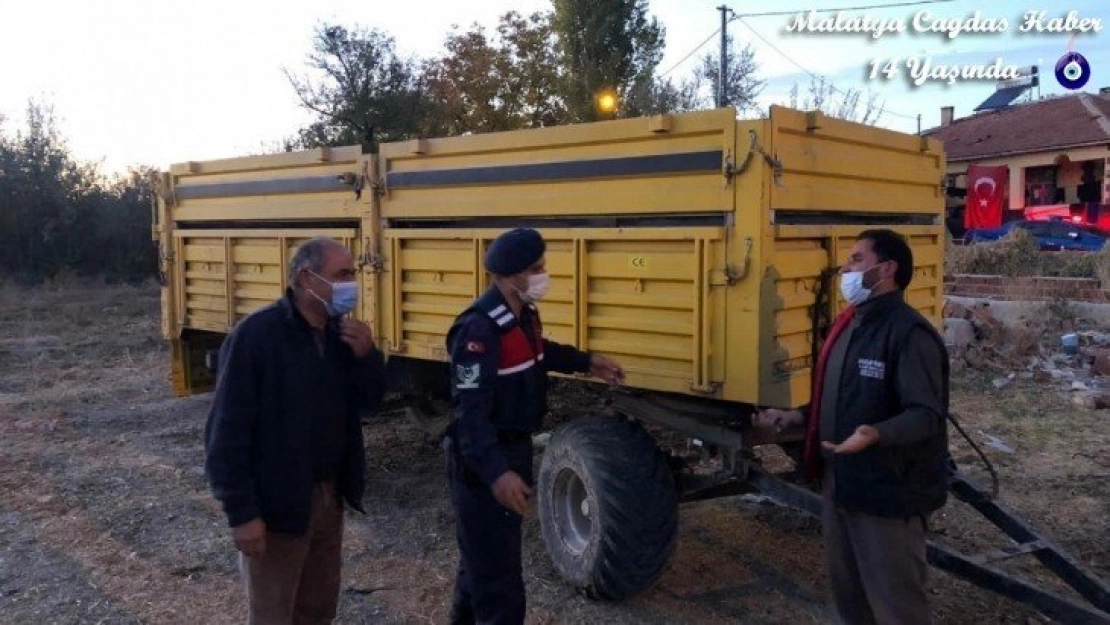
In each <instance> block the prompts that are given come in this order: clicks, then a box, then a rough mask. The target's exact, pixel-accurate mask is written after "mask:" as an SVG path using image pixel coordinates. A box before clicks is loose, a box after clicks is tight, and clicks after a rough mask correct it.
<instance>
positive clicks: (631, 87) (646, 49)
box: [553, 0, 665, 121]
mask: <svg viewBox="0 0 1110 625" xmlns="http://www.w3.org/2000/svg"><path fill="white" fill-rule="evenodd" d="M553 3H554V6H555V16H554V29H555V32H556V34H557V36H558V39H559V49H560V51H561V53H562V55H563V69H564V71H565V75H564V76H565V80H564V81H563V86H562V94H563V97H564V98H565V101H566V105H567V109H568V111H569V113H570V117H571V119H572V120H573V121H591V120H596V119H599V118H601V117H602V116H603V115H602V114H601V112H600V111H598V110H597V108H596V107H595V98H596V97H597V95H598V94H599V93H601V92H602V91H604V90H611V91H612V92H615V93H616V94H617V97H618V100H619V102H620V109H619V111H618V113H617V114H618V115H619V116H636V115H640V114H642V113H644V112H645V111H644V110H643V107H644V106H645V104H647V103H650V102H651V100H650V97H649V96H650V94H651V93H652V92H653V90H652V87H653V86H654V73H655V68H656V67H657V66H658V65H659V61H660V60H661V59H662V57H663V42H664V36H665V29H664V28H663V26H662V25H661V24H660V23H659V21H658V20H656V19H655V18H654V17H649V16H648V13H647V4H648V3H647V0H553Z"/></svg>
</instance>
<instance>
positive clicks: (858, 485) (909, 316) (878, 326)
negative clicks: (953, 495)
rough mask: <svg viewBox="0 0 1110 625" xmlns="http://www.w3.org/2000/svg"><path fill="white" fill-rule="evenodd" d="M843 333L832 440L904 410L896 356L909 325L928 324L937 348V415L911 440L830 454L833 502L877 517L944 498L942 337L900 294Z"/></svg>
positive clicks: (917, 510) (917, 509)
mask: <svg viewBox="0 0 1110 625" xmlns="http://www.w3.org/2000/svg"><path fill="white" fill-rule="evenodd" d="M860 314H862V315H864V316H863V317H861V318H860V319H859V325H858V326H857V327H856V329H855V330H854V332H853V333H852V336H851V343H850V344H849V345H848V349H847V352H846V353H845V356H844V362H843V368H842V370H841V378H840V386H839V394H838V396H837V405H836V415H837V420H836V440H844V439H846V438H847V437H849V436H850V435H851V434H852V433H853V432H854V431H855V430H856V428H857V427H859V426H860V425H864V424H874V423H877V422H879V421H883V420H886V419H888V418H890V417H893V416H894V415H896V414H898V413H900V412H902V410H903V409H904V408H903V406H902V404H901V400H900V398H899V396H898V378H899V375H900V373H899V371H898V358H899V353H900V351H901V348H902V346H903V345H904V344H905V341H906V337H907V335H908V334H909V332H910V330H912V329H913V328H915V327H922V328H925V329H927V330H928V331H929V336H930V337H932V338H933V339H934V340H935V341H937V344H938V345H939V346H940V350H941V354H942V358H941V361H942V363H943V364H942V368H943V371H942V376H941V383H942V385H943V386H942V392H943V397H942V403H941V406H942V408H943V411H944V412H943V414H942V415H941V417H940V418H941V419H942V422H941V424H940V427H939V428H938V432H937V434H936V435H934V436H931V437H930V438H928V439H926V440H924V441H920V442H917V443H914V444H911V445H896V446H884V445H881V444H880V445H875V446H872V447H870V448H868V449H866V450H864V451H862V452H859V453H855V454H838V455H837V456H836V457H835V458H834V459H833V467H834V471H835V481H836V501H837V504H839V505H841V506H843V507H844V508H846V509H849V510H856V511H859V512H864V513H866V514H872V515H875V516H881V517H914V516H920V515H925V514H928V513H930V512H933V511H934V510H936V509H938V508H940V507H941V506H943V505H944V502H945V501H946V499H947V497H948V474H949V472H948V429H947V425H948V424H947V415H948V358H947V351H946V350H945V348H944V341H943V340H942V339H941V338H940V336H939V335H938V334H937V331H936V329H934V328H933V326H932V324H930V323H929V321H928V320H927V319H925V318H924V317H923V316H921V314H920V313H918V312H917V311H916V310H914V309H913V308H912V307H910V306H909V305H908V304H906V303H905V302H904V301H903V300H902V298H901V297H900V296H897V295H892V296H889V297H883V298H881V299H878V300H876V301H874V302H872V303H871V305H870V306H868V307H867V310H866V312H864V311H860Z"/></svg>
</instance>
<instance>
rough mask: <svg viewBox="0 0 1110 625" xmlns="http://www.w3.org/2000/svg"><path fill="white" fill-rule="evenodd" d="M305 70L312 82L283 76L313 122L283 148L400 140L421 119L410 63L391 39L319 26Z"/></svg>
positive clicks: (373, 31) (374, 32)
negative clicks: (311, 73)
mask: <svg viewBox="0 0 1110 625" xmlns="http://www.w3.org/2000/svg"><path fill="white" fill-rule="evenodd" d="M312 44H313V52H312V53H311V54H310V55H309V58H308V65H309V66H310V67H311V68H312V69H313V70H315V72H316V74H318V76H317V79H316V81H314V80H313V79H312V78H310V77H301V76H297V75H295V74H294V73H293V72H291V71H289V70H288V69H286V70H285V76H286V78H288V80H289V83H290V84H291V85H292V87H293V90H294V91H295V92H296V94H297V98H298V99H299V100H300V104H301V106H302V107H304V108H305V109H308V110H309V111H311V112H313V113H315V114H316V115H317V119H316V120H315V121H314V122H313V123H312V124H310V125H309V126H308V127H307V128H304V129H302V130H301V131H300V132H299V135H298V137H297V140H296V141H293V142H290V146H289V147H316V146H320V145H345V144H352V143H362V144H364V145H373V144H375V143H377V142H383V141H396V140H400V139H406V138H408V137H411V136H413V135H414V134H416V132H417V129H418V128H419V125H420V119H421V115H422V110H421V107H422V100H423V92H422V87H421V85H420V83H419V81H418V75H417V71H416V62H415V61H414V60H412V59H409V58H402V57H400V56H398V54H397V52H396V49H395V45H394V41H393V38H392V37H390V36H389V35H387V34H385V33H383V32H381V31H379V30H376V29H366V28H362V27H358V26H356V27H354V28H352V29H348V28H346V27H343V26H338V25H329V24H324V25H321V26H319V27H318V28H317V29H316V32H315V34H314V36H313V41H312Z"/></svg>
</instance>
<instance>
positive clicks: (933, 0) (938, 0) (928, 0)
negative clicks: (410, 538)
mask: <svg viewBox="0 0 1110 625" xmlns="http://www.w3.org/2000/svg"><path fill="white" fill-rule="evenodd" d="M945 2H955V0H915V1H914V2H895V3H891V4H871V5H867V6H855V7H838V8H827V9H808V10H805V11H771V12H768V13H736V12H735V11H733V13H732V19H734V20H738V19H740V18H742V17H768V16H773V15H797V14H798V13H832V12H834V11H866V10H868V9H889V8H897V7H912V6H919V5H923V4H943V3H945ZM729 10H730V11H731V10H732V9H729Z"/></svg>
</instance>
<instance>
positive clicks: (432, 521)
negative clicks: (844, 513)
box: [0, 281, 1110, 623]
mask: <svg viewBox="0 0 1110 625" xmlns="http://www.w3.org/2000/svg"><path fill="white" fill-rule="evenodd" d="M158 306H159V304H158V290H157V287H156V286H155V285H152V284H146V285H142V286H139V287H129V286H118V285H112V286H109V285H104V284H99V283H87V282H78V281H71V282H59V283H53V284H49V285H45V286H40V287H36V288H30V289H28V288H23V287H18V286H14V285H10V284H8V285H0V438H3V439H4V444H3V445H0V454H3V455H2V458H3V460H2V461H0V501H3V502H4V505H3V510H2V511H3V512H4V514H0V559H2V560H3V561H4V562H5V563H6V564H8V565H9V566H8V567H7V568H5V569H4V570H3V572H0V573H2V574H0V614H6V615H9V614H10V615H14V616H11V618H12V619H13V620H12V621H11V622H167V623H169V622H213V623H215V622H236V621H239V620H240V618H239V614H240V613H241V612H240V611H241V605H242V603H241V602H242V596H241V592H240V590H239V588H238V586H237V581H236V576H235V575H236V574H235V568H234V563H233V559H232V556H231V549H230V547H229V545H228V544H227V542H226V528H224V526H223V519H222V516H221V515H220V513H219V511H218V509H217V507H216V505H215V504H214V503H213V502H212V501H211V499H210V497H208V496H207V494H206V487H205V484H204V481H203V478H202V474H201V469H200V467H201V462H202V456H203V453H202V443H201V441H202V438H201V437H202V428H203V420H204V411H205V409H206V399H205V398H203V397H202V398H198V399H170V390H169V389H170V386H169V383H168V380H167V373H168V368H169V366H168V363H169V356H168V354H167V350H166V346H165V342H164V341H163V340H162V339H161V337H160V336H159V328H158V324H159V310H158ZM996 375H997V373H994V372H992V373H989V374H987V373H983V372H977V371H974V370H969V371H965V372H963V373H960V374H957V375H954V377H953V403H954V406H955V408H956V410H957V411H958V412H959V413H960V414H961V415H962V417H963V421H964V427H965V428H966V429H967V430H968V431H969V432H970V433H971V434H972V436H973V437H975V438H976V440H977V442H979V443H980V444H982V443H984V442H985V440H986V437H987V435H991V436H996V437H998V438H1000V439H1002V440H1003V441H1004V442H1005V443H1006V444H1008V445H1009V446H1011V447H1013V448H1014V450H1015V453H1013V454H1007V453H1004V452H1001V451H997V450H991V449H988V450H987V453H988V455H989V456H990V457H991V459H992V461H994V462H995V464H996V465H997V466H998V468H999V472H1000V474H1001V475H1002V480H1003V490H1002V499H1003V501H1004V502H1005V503H1006V504H1007V505H1008V506H1011V507H1013V508H1015V509H1016V510H1017V511H1018V512H1019V513H1020V514H1021V515H1022V516H1024V517H1027V518H1028V519H1030V520H1032V521H1033V522H1034V524H1035V525H1036V526H1037V527H1038V528H1039V529H1041V530H1044V532H1045V533H1046V534H1047V535H1048V536H1049V537H1051V538H1052V539H1054V540H1056V541H1058V542H1059V543H1062V544H1063V545H1064V546H1065V547H1066V548H1068V549H1070V550H1071V551H1072V552H1073V553H1074V554H1075V555H1077V556H1078V557H1079V558H1080V559H1081V561H1083V562H1084V563H1085V564H1087V565H1088V566H1091V567H1092V568H1094V569H1095V570H1096V571H1098V572H1099V573H1100V574H1103V575H1106V574H1107V573H1108V572H1110V556H1108V553H1107V547H1108V545H1107V541H1106V536H1107V535H1110V526H1108V523H1110V510H1108V506H1110V503H1108V502H1110V479H1107V478H1108V473H1110V452H1108V451H1107V450H1110V420H1108V419H1107V417H1106V414H1107V413H1106V412H1099V411H1088V410H1083V409H1078V408H1076V407H1074V406H1073V405H1072V404H1071V403H1070V398H1069V396H1068V391H1067V390H1066V389H1065V388H1062V387H1057V386H1053V385H1052V384H1038V383H1035V382H1034V381H1032V380H1018V381H1015V382H1014V383H1013V384H1012V385H1010V386H1007V387H1006V388H1004V389H996V388H994V386H993V385H992V383H991V380H992V378H993V377H994V376H996ZM130 406H136V407H137V409H136V410H135V411H133V412H131V411H126V412H125V411H124V408H127V407H130ZM366 431H367V443H368V453H369V457H370V458H371V473H370V477H369V480H368V496H367V500H366V504H367V512H368V514H367V515H366V516H365V517H363V516H360V515H353V516H351V517H349V526H348V527H349V529H348V548H347V558H348V559H347V562H346V563H345V565H344V566H345V571H346V574H345V575H346V577H345V579H346V583H347V584H349V585H350V586H351V587H353V588H356V589H365V588H380V587H385V588H387V589H388V590H384V591H383V592H380V593H377V592H375V593H373V594H366V593H360V592H354V593H352V592H350V591H349V590H348V591H346V592H344V595H343V597H342V599H341V611H342V615H341V617H340V622H365V621H367V620H370V621H376V622H420V621H424V620H428V621H436V620H443V618H444V617H445V615H446V611H447V600H446V597H448V596H449V587H450V579H451V574H452V572H453V568H452V567H453V565H454V558H455V550H454V547H453V544H452V542H453V541H452V533H451V529H452V524H451V517H450V511H449V507H448V504H447V503H446V493H445V490H446V489H445V487H444V485H443V483H442V478H441V477H440V473H441V464H440V462H441V460H440V455H439V451H438V449H437V448H435V447H434V446H428V445H427V444H426V443H425V442H423V441H424V437H423V433H422V432H421V431H419V430H418V429H417V428H416V427H415V425H413V424H411V423H408V421H407V420H405V419H403V418H400V417H396V418H392V419H391V418H386V417H382V418H381V419H379V420H375V421H373V422H372V423H370V424H368V425H367V430H366ZM952 447H953V453H954V455H955V457H956V459H957V461H958V462H959V463H960V464H961V466H962V467H963V468H965V469H966V470H968V471H970V472H971V473H972V474H973V476H975V477H976V478H978V479H984V474H983V472H982V470H980V469H978V468H976V463H975V459H974V456H973V455H972V453H971V452H970V449H969V447H968V446H967V444H966V443H964V442H963V441H962V440H959V439H957V438H956V435H955V434H953V438H952ZM429 476H434V477H429ZM984 481H985V480H984ZM737 501H738V500H736V499H722V500H719V501H715V502H705V503H703V504H696V505H692V506H687V507H684V508H683V517H682V518H683V530H682V531H683V535H682V539H681V540H680V546H679V550H678V552H677V553H676V555H675V557H674V559H673V561H672V565H671V567H669V568H668V571H667V573H666V574H665V576H664V578H663V580H662V581H661V582H660V586H659V588H660V590H658V591H652V592H649V593H645V594H644V595H643V596H641V597H639V598H637V599H635V600H633V601H630V602H627V603H624V604H597V603H591V602H586V601H584V600H582V599H581V598H578V597H576V596H574V593H573V591H572V590H570V588H569V587H568V586H567V585H565V584H563V583H562V582H560V581H558V580H557V576H556V574H555V572H554V570H553V568H552V567H551V565H550V563H549V562H548V560H547V558H546V556H544V555H543V553H542V547H541V546H540V541H539V539H538V536H537V535H536V534H537V528H536V523H535V521H534V520H532V521H529V523H527V524H526V526H525V532H526V536H527V539H526V543H525V544H526V554H525V560H526V565H525V569H526V571H528V576H529V577H528V583H529V593H530V597H529V600H530V602H531V603H530V605H531V617H532V618H533V620H534V621H535V622H613V623H625V622H736V621H738V620H741V621H744V622H806V621H812V620H820V616H821V614H822V610H823V603H822V601H823V592H824V591H823V584H822V580H823V577H822V571H823V568H822V565H821V563H820V557H819V550H820V541H819V535H818V534H817V531H816V529H815V527H814V526H813V524H812V523H810V524H809V525H803V526H801V527H800V528H799V527H796V526H795V524H791V523H784V524H777V523H775V522H770V521H767V520H766V519H761V518H760V517H759V515H756V514H753V513H752V512H750V511H748V510H747V509H744V508H743V507H742V506H740V505H739V504H738V503H737ZM789 518H794V517H789ZM5 523H6V525H5ZM984 523H985V522H983V521H982V520H981V519H979V518H978V517H977V516H975V515H973V514H968V513H967V512H965V511H961V510H959V509H957V508H956V507H955V506H950V507H949V508H948V509H946V513H945V515H944V518H943V519H942V520H941V521H940V528H941V529H942V530H943V531H944V532H945V533H946V536H945V540H946V542H952V543H955V544H956V545H957V546H962V547H967V548H969V549H970V550H974V551H979V550H982V549H983V548H984V547H997V546H1001V545H1002V544H1004V543H1005V541H1004V540H1000V539H999V534H998V532H996V531H994V530H993V528H990V527H983V525H984ZM5 540H6V541H7V543H5ZM932 579H933V582H932V591H933V593H934V594H933V598H934V604H935V609H934V616H935V617H939V618H938V621H940V622H960V618H959V617H961V616H966V615H974V616H975V618H976V620H978V621H981V622H1028V621H1027V620H1026V619H1027V618H1028V617H1030V616H1031V613H1030V612H1029V611H1028V610H1026V609H1024V608H1016V607H1014V606H1013V605H1011V604H1007V603H1004V602H1002V601H1001V600H1000V599H998V598H997V597H996V596H994V595H990V594H989V593H986V592H985V591H979V590H976V589H973V588H970V587H969V586H967V585H966V584H963V583H962V582H961V583H957V582H955V581H953V580H952V579H951V578H948V577H945V576H933V578H932ZM753 588H754V589H755V590H754V591H753ZM782 589H786V591H783V592H786V594H782V595H781V596H780V590H782ZM769 596H770V597H771V601H768V597H769ZM776 598H777V599H776ZM5 601H7V602H8V603H7V604H5V603H4V602H5ZM8 608H10V609H8ZM738 610H739V611H738ZM738 615H739V616H738ZM0 621H3V622H7V621H5V617H0Z"/></svg>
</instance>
